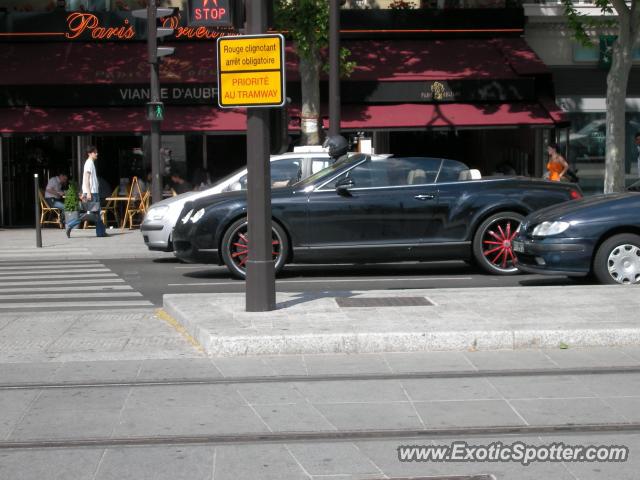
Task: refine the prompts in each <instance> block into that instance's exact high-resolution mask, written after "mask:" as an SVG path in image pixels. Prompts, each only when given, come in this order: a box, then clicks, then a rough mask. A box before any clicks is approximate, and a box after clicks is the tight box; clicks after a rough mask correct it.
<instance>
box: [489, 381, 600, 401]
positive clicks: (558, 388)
mask: <svg viewBox="0 0 640 480" xmlns="http://www.w3.org/2000/svg"><path fill="white" fill-rule="evenodd" d="M488 381H489V383H491V385H493V386H494V387H495V388H496V389H497V390H498V392H499V393H500V394H501V395H503V396H504V397H505V398H509V399H514V398H567V397H595V396H596V395H595V394H594V392H593V391H592V390H590V389H589V388H588V386H587V385H586V384H585V383H584V377H583V376H575V377H573V376H547V375H539V376H535V377H491V378H489V379H488Z"/></svg>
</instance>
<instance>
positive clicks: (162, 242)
mask: <svg viewBox="0 0 640 480" xmlns="http://www.w3.org/2000/svg"><path fill="white" fill-rule="evenodd" d="M301 150H302V151H294V152H290V153H284V154H282V155H274V156H272V157H271V186H272V187H274V188H277V187H281V186H286V185H287V184H289V182H291V181H296V180H301V179H303V178H306V177H308V176H310V175H311V174H313V173H315V172H318V171H320V170H322V169H323V168H326V167H327V166H329V164H330V159H329V155H328V154H327V153H326V152H325V151H324V150H322V149H320V148H319V147H307V148H302V149H301ZM246 188H247V169H246V168H243V169H242V170H238V171H236V172H234V173H232V174H231V175H229V176H227V177H225V178H223V179H222V180H220V181H219V182H217V183H216V184H214V185H213V186H212V187H210V188H208V189H206V190H202V191H199V192H187V193H183V194H182V195H178V196H175V197H171V198H167V199H165V200H162V201H161V202H158V203H154V204H153V205H151V208H150V209H149V211H148V212H147V214H146V215H145V217H144V220H143V222H142V225H140V230H141V231H142V236H143V238H144V243H145V244H146V245H147V247H148V248H149V250H160V251H163V252H171V251H173V246H172V244H171V232H172V231H173V227H174V226H175V224H176V222H177V221H178V216H179V215H180V212H182V208H183V207H184V204H185V203H186V202H187V201H189V200H195V199H197V198H201V197H206V196H208V195H214V194H216V193H222V192H228V191H231V190H244V189H246Z"/></svg>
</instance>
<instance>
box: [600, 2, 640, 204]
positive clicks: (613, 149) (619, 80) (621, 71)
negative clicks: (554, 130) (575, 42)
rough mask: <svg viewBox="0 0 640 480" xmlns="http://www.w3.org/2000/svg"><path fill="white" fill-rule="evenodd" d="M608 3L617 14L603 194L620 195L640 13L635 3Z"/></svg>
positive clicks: (609, 90)
mask: <svg viewBox="0 0 640 480" xmlns="http://www.w3.org/2000/svg"><path fill="white" fill-rule="evenodd" d="M611 1H612V4H613V7H614V8H615V10H616V12H617V13H618V38H617V40H616V41H615V42H614V44H613V52H612V58H611V69H610V70H609V74H608V75H607V116H606V124H607V137H606V144H605V149H606V150H605V152H606V153H605V170H604V193H613V192H622V191H623V190H624V188H625V171H624V167H625V159H626V155H625V146H626V142H625V140H626V139H625V127H626V118H625V113H626V105H625V103H626V97H627V84H628V83H629V73H630V72H631V65H632V64H633V48H634V46H635V44H636V43H637V42H638V41H639V37H638V35H639V32H638V30H639V29H640V12H639V11H638V4H637V3H636V2H635V1H634V2H632V4H631V8H630V9H629V8H628V7H627V4H626V3H625V2H624V1H623V0H611Z"/></svg>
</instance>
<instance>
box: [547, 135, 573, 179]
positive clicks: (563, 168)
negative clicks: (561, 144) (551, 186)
mask: <svg viewBox="0 0 640 480" xmlns="http://www.w3.org/2000/svg"><path fill="white" fill-rule="evenodd" d="M547 153H548V154H549V161H548V162H547V170H548V178H549V180H551V181H554V182H559V181H561V180H562V178H563V177H564V174H565V173H567V170H569V164H568V163H567V161H566V160H565V159H564V157H563V156H562V155H560V153H559V152H558V145H557V144H555V143H550V144H549V146H548V147H547Z"/></svg>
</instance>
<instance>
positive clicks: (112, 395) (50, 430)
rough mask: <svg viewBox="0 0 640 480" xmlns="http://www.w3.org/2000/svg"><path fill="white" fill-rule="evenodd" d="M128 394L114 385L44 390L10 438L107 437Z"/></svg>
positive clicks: (126, 390)
mask: <svg viewBox="0 0 640 480" xmlns="http://www.w3.org/2000/svg"><path fill="white" fill-rule="evenodd" d="M127 395H128V389H126V388H111V387H106V388H96V389H75V388H73V389H63V390H46V391H43V392H42V393H41V394H40V395H39V397H38V398H37V399H36V400H35V401H34V402H33V403H32V404H31V405H30V408H29V410H28V411H27V412H26V414H25V416H24V417H23V419H22V420H21V421H20V423H18V425H17V426H16V428H15V429H14V430H13V431H12V432H11V434H10V436H9V439H11V440H27V439H43V438H86V437H108V436H109V435H110V434H111V431H112V430H113V428H114V426H115V424H116V423H117V421H118V417H119V414H120V410H121V409H122V405H123V404H124V401H125V399H126V397H127Z"/></svg>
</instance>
